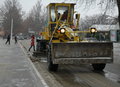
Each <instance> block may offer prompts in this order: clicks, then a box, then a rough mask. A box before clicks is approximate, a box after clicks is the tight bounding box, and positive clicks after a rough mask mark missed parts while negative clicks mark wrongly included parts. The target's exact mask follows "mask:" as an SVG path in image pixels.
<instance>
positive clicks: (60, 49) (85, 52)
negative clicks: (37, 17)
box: [51, 42, 113, 64]
mask: <svg viewBox="0 0 120 87" xmlns="http://www.w3.org/2000/svg"><path fill="white" fill-rule="evenodd" d="M51 52H52V59H53V62H54V63H58V64H59V63H63V62H64V63H66V64H67V63H69V62H71V64H73V63H76V62H79V63H106V62H108V63H110V62H112V58H113V44H112V43H110V42H99V43H97V42H91V43H88V42H87V43H86V42H84V43H53V44H52V49H51Z"/></svg>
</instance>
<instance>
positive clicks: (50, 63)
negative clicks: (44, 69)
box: [47, 50, 58, 72]
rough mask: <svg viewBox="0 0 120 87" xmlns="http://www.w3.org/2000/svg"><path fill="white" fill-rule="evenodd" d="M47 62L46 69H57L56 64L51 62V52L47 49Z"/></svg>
mask: <svg viewBox="0 0 120 87" xmlns="http://www.w3.org/2000/svg"><path fill="white" fill-rule="evenodd" d="M47 56H48V57H47V63H48V70H49V71H54V72H55V71H57V70H58V64H53V62H52V59H51V52H50V50H48V54H47Z"/></svg>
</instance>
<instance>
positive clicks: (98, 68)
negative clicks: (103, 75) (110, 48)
mask: <svg viewBox="0 0 120 87" xmlns="http://www.w3.org/2000/svg"><path fill="white" fill-rule="evenodd" d="M105 66H106V64H105V63H102V64H92V67H93V69H94V70H95V71H103V69H104V68H105Z"/></svg>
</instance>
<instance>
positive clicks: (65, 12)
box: [57, 6, 68, 21]
mask: <svg viewBox="0 0 120 87" xmlns="http://www.w3.org/2000/svg"><path fill="white" fill-rule="evenodd" d="M57 14H58V19H59V17H60V15H62V18H61V20H63V21H64V20H67V17H68V7H67V6H58V7H57Z"/></svg>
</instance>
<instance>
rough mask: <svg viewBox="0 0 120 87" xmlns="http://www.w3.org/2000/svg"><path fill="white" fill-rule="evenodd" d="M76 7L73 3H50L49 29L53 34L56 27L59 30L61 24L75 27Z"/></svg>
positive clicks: (48, 8)
mask: <svg viewBox="0 0 120 87" xmlns="http://www.w3.org/2000/svg"><path fill="white" fill-rule="evenodd" d="M74 5H75V4H73V3H50V4H49V5H48V6H47V10H48V11H47V12H48V27H49V30H50V32H51V33H52V32H53V31H54V29H55V27H56V28H59V26H60V23H63V22H65V23H67V24H69V25H73V17H74ZM58 22H59V24H58Z"/></svg>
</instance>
